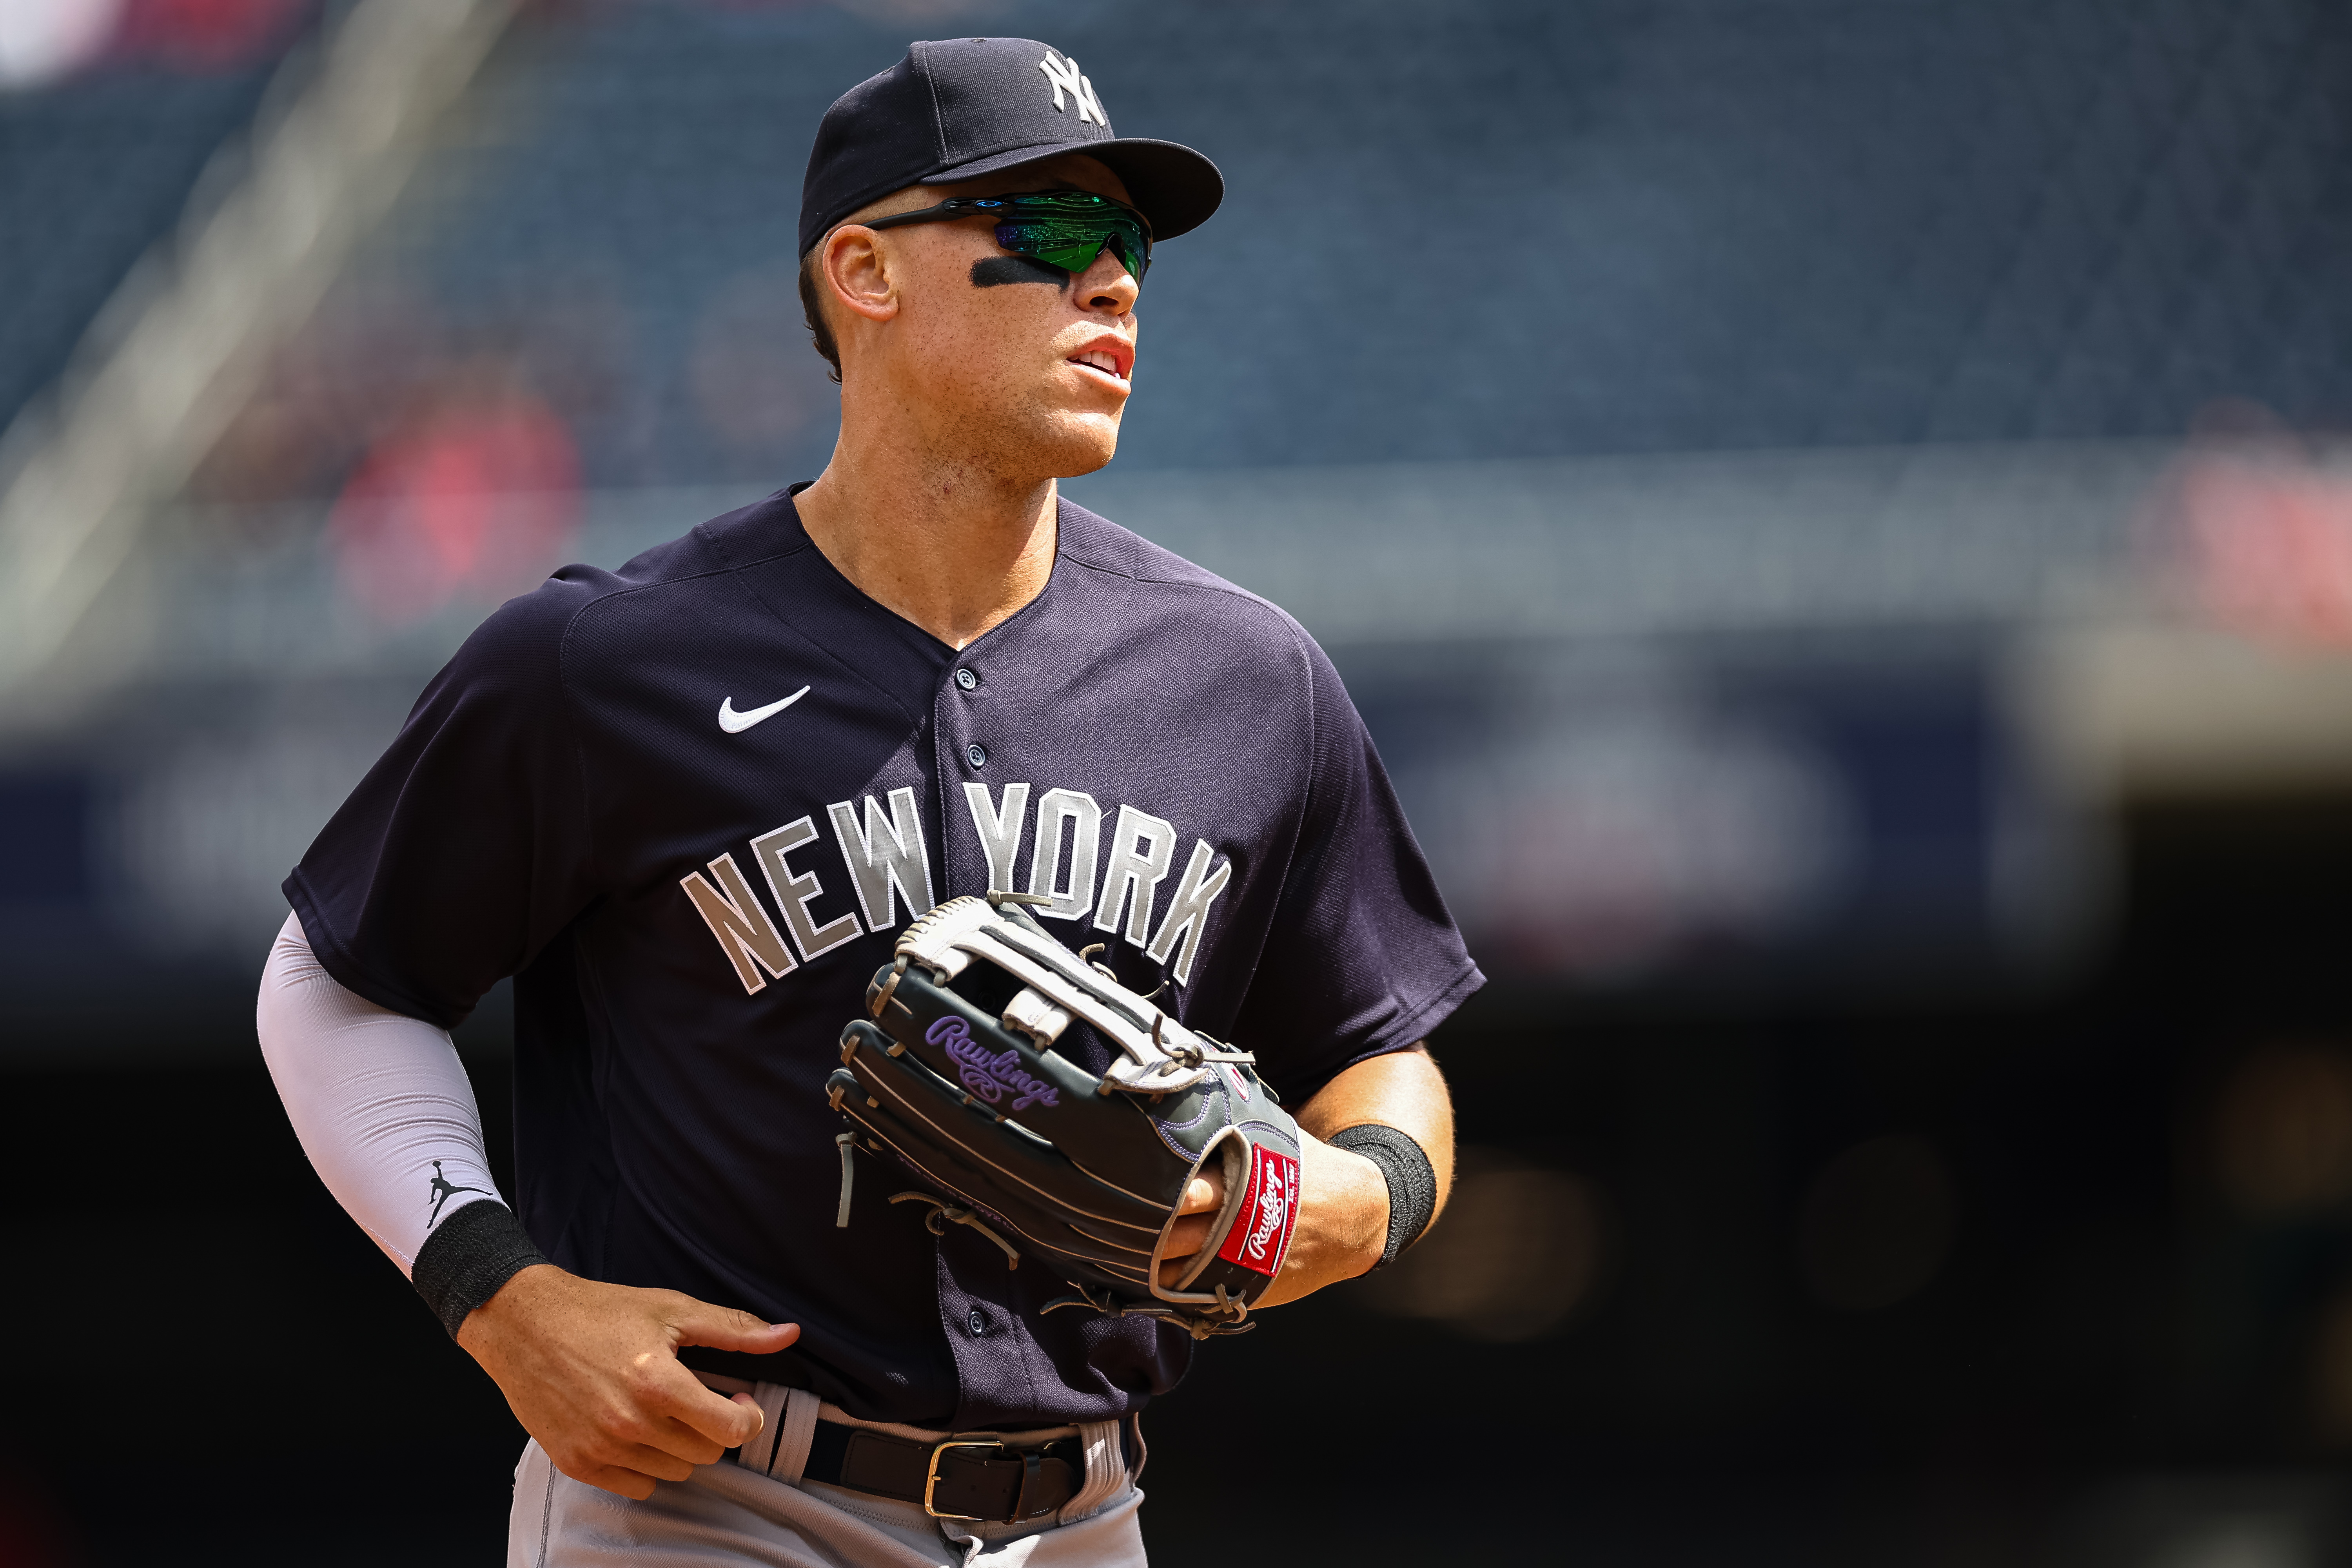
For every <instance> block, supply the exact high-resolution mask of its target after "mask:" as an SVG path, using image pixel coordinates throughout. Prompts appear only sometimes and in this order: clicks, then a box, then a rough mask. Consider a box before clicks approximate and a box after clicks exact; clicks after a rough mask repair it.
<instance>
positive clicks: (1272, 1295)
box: [1260, 1047, 1454, 1306]
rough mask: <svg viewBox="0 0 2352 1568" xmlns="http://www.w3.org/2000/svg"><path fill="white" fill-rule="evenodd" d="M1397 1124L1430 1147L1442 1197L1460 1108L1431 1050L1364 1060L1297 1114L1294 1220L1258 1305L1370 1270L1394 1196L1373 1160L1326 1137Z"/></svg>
mask: <svg viewBox="0 0 2352 1568" xmlns="http://www.w3.org/2000/svg"><path fill="white" fill-rule="evenodd" d="M1368 1122H1377V1123H1379V1124H1380V1125H1381V1126H1384V1127H1392V1128H1395V1129H1396V1130H1398V1131H1401V1132H1403V1133H1404V1134H1405V1135H1406V1136H1407V1137H1410V1138H1411V1139H1412V1141H1413V1142H1415V1143H1416V1144H1418V1145H1420V1147H1421V1148H1422V1150H1423V1152H1425V1153H1426V1155H1427V1157H1428V1160H1429V1164H1430V1167H1431V1169H1432V1171H1433V1173H1435V1174H1436V1177H1437V1192H1438V1199H1439V1201H1440V1202H1441V1203H1442V1202H1443V1199H1444V1192H1445V1190H1446V1187H1447V1186H1448V1184H1451V1182H1452V1180H1453V1175H1454V1107H1453V1102H1452V1100H1451V1099H1450V1098H1449V1097H1448V1096H1447V1094H1446V1091H1445V1079H1444V1076H1443V1075H1442V1074H1440V1073H1439V1072H1438V1070H1437V1065H1436V1063H1434V1062H1433V1061H1432V1060H1431V1059H1430V1058H1429V1054H1428V1052H1427V1051H1425V1050H1423V1049H1422V1048H1420V1047H1414V1048H1413V1049H1412V1050H1410V1051H1400V1052H1396V1053H1394V1054H1392V1055H1390V1056H1385V1057H1375V1058H1372V1059H1371V1060H1370V1061H1364V1062H1359V1063H1357V1064H1356V1065H1355V1066H1354V1067H1351V1068H1348V1069H1347V1070H1346V1071H1345V1072H1343V1073H1341V1074H1340V1075H1339V1077H1338V1078H1336V1079H1332V1080H1331V1082H1330V1083H1329V1084H1328V1085H1326V1086H1325V1087H1324V1089H1323V1091H1322V1092H1321V1093H1319V1094H1318V1095H1317V1096H1316V1097H1315V1098H1314V1099H1313V1100H1308V1101H1307V1104H1306V1106H1305V1107H1304V1108H1303V1109H1302V1110H1300V1112H1299V1115H1298V1125H1299V1128H1300V1130H1301V1131H1305V1132H1306V1133H1307V1134H1308V1137H1307V1141H1306V1143H1305V1146H1304V1158H1303V1161H1302V1163H1303V1167H1304V1168H1303V1169H1302V1170H1301V1172H1300V1196H1299V1205H1298V1227H1297V1234H1296V1235H1295V1236H1294V1237H1292V1239H1291V1247H1290V1253H1289V1256H1288V1257H1287V1258H1285V1260H1284V1263H1283V1270H1282V1278H1281V1279H1279V1280H1277V1281H1276V1284H1275V1286H1274V1288H1273V1289H1270V1290H1268V1291H1267V1292H1266V1294H1265V1298H1264V1299H1263V1300H1262V1301H1261V1302H1260V1304H1261V1305H1263V1306H1276V1305H1279V1304H1280V1303H1282V1302H1284V1301H1295V1300H1297V1299H1298V1298H1300V1297H1301V1296H1306V1295H1309V1294H1312V1293H1313V1292H1314V1291H1317V1290H1319V1289H1322V1288H1323V1287H1325V1286H1326V1285H1336V1284H1338V1283H1339V1282H1340V1281H1341V1280H1345V1279H1356V1278H1357V1277H1359V1276H1360V1275H1362V1274H1365V1273H1368V1272H1370V1270H1371V1268H1373V1267H1375V1266H1376V1265H1377V1264H1378V1263H1379V1262H1380V1260H1381V1257H1382V1256H1383V1254H1384V1253H1385V1251H1386V1249H1387V1245H1388V1240H1389V1234H1390V1215H1391V1206H1392V1205H1391V1194H1390V1188H1389V1183H1388V1179H1387V1177H1386V1176H1385V1175H1384V1173H1382V1170H1381V1167H1380V1166H1379V1165H1378V1164H1376V1163H1374V1162H1373V1161H1371V1160H1370V1159H1368V1158H1366V1157H1365V1156H1363V1155H1361V1154H1358V1153H1353V1152H1349V1151H1348V1150H1345V1149H1340V1148H1335V1147H1333V1146H1332V1145H1331V1144H1330V1143H1329V1142H1327V1140H1328V1139H1329V1138H1330V1137H1331V1136H1333V1135H1334V1134H1337V1133H1339V1132H1341V1131H1345V1130H1346V1129H1348V1128H1350V1127H1360V1126H1362V1125H1364V1124H1366V1123H1368Z"/></svg>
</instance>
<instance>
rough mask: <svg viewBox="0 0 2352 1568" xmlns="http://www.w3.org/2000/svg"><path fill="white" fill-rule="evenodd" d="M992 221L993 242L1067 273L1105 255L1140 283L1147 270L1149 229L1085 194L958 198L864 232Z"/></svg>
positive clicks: (1123, 208)
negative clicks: (953, 220) (977, 219)
mask: <svg viewBox="0 0 2352 1568" xmlns="http://www.w3.org/2000/svg"><path fill="white" fill-rule="evenodd" d="M967 217H989V218H994V219H995V220H996V243H997V244H999V245H1001V246H1003V247H1004V248H1005V249H1007V250H1010V251H1013V252H1014V253H1015V254H1016V255H1021V256H1034V257H1035V258H1037V259H1038V260H1040V261H1042V262H1045V264H1046V265H1047V266H1049V267H1058V268H1061V269H1062V270H1063V271H1065V272H1073V273H1076V272H1084V271H1085V270H1086V269H1087V268H1089V267H1092V266H1093V265H1094V263H1095V258H1096V257H1097V256H1100V255H1101V254H1102V253H1103V252H1104V251H1105V250H1108V251H1109V252H1110V253H1111V254H1112V255H1113V256H1116V257H1118V261H1119V265H1120V266H1122V267H1124V268H1127V270H1128V273H1129V276H1131V277H1132V278H1134V279H1135V280H1136V281H1137V282H1138V283H1140V282H1142V281H1143V275H1144V273H1146V272H1147V271H1149V270H1150V268H1151V226H1150V224H1148V223H1146V222H1144V221H1143V215H1142V214H1141V213H1139V212H1137V211H1136V210H1135V209H1134V208H1133V207H1131V206H1129V205H1126V204H1125V203H1124V202H1115V201H1113V200H1111V199H1110V198H1109V197H1108V196H1098V195H1094V194H1093V193H1092V192H1089V191H1023V192H1020V193H1018V194H1015V195H1003V196H958V197H956V198H955V199H954V200H952V201H945V202H941V203H940V205H937V206H935V207H924V208H923V209H921V210H920V211H919V212H910V213H898V214H895V215H893V216H889V217H880V218H876V219H874V220H873V221H872V222H870V223H868V224H867V225H866V227H867V228H897V227H899V226H902V225H905V224H911V223H945V222H947V221H948V220H950V219H951V218H967Z"/></svg>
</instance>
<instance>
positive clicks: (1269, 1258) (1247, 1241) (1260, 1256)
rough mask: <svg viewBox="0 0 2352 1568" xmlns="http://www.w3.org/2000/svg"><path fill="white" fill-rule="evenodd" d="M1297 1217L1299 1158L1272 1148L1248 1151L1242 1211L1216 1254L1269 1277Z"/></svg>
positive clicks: (1279, 1261) (1279, 1264)
mask: <svg viewBox="0 0 2352 1568" xmlns="http://www.w3.org/2000/svg"><path fill="white" fill-rule="evenodd" d="M1297 1220H1298V1162H1297V1161H1296V1160H1294V1159H1292V1158H1291V1157H1290V1156H1289V1155H1287V1154H1280V1153H1276V1152H1275V1151H1273V1150H1271V1149H1265V1148H1254V1149H1252V1150H1251V1151H1250V1173H1249V1191H1248V1192H1246V1193H1244V1194H1243V1195H1242V1212H1241V1213H1240V1214H1239V1215H1236V1216H1235V1218H1234V1228H1233V1229H1231V1230H1229V1231H1227V1232H1226V1233H1225V1244H1224V1245H1223V1247H1219V1248H1217V1256H1218V1257H1220V1258H1223V1259H1224V1260H1225V1261H1226V1262H1228V1263H1238V1264H1240V1265H1241V1266H1242V1267H1243V1268H1247V1269H1249V1270H1251V1271H1252V1272H1254V1273H1258V1274H1264V1275H1267V1276H1269V1277H1271V1276H1272V1275H1274V1274H1275V1273H1276V1272H1277V1271H1279V1270H1280V1269H1281V1268H1282V1255H1283V1254H1284V1253H1286V1252H1288V1251H1289V1250H1290V1229H1291V1226H1294V1225H1295V1224H1297Z"/></svg>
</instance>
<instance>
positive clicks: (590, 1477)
mask: <svg viewBox="0 0 2352 1568" xmlns="http://www.w3.org/2000/svg"><path fill="white" fill-rule="evenodd" d="M563 1473H564V1474H565V1475H567V1476H571V1477H572V1479H573V1480H575V1481H585V1482H586V1483H587V1484H588V1485H590V1486H592V1487H601V1488H603V1489H604V1490H606V1491H608V1492H618V1493H620V1494H621V1496H623V1497H625V1498H627V1499H629V1500H631V1501H633V1502H643V1501H645V1500H646V1499H647V1498H649V1497H651V1496H653V1495H654V1479H653V1477H651V1476H641V1475H639V1474H638V1473H637V1472H636V1471H635V1470H625V1469H623V1468H621V1467H620V1466H618V1465H592V1466H589V1467H588V1468H584V1469H582V1470H580V1471H578V1472H576V1473H575V1472H573V1471H571V1470H565V1471H564V1472H563Z"/></svg>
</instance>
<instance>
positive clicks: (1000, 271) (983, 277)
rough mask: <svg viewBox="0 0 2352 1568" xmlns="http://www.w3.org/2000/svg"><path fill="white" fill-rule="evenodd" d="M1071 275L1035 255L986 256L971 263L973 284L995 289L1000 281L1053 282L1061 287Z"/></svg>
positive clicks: (978, 287) (976, 287)
mask: <svg viewBox="0 0 2352 1568" xmlns="http://www.w3.org/2000/svg"><path fill="white" fill-rule="evenodd" d="M1069 280H1070V275H1069V274H1068V273H1066V272H1065V271H1063V270H1062V269H1061V268H1058V267H1056V266H1055V265H1053V263H1051V262H1047V261H1040V260H1038V259H1037V258H1035V257H1034V256H984V257H982V258H981V259H979V260H978V261H975V262H973V263H972V264H971V286H972V287H973V288H975V289H993V288H995V287H996V286H997V285H998V284H1000V283H1051V284H1052V285H1053V286H1054V287H1055V288H1056V289H1059V288H1060V287H1061V286H1062V285H1063V284H1065V283H1067V282H1068V281H1069Z"/></svg>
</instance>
